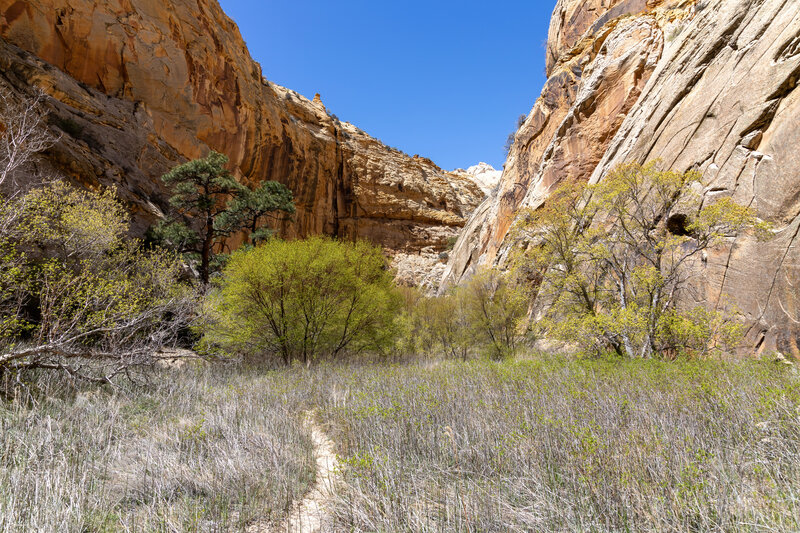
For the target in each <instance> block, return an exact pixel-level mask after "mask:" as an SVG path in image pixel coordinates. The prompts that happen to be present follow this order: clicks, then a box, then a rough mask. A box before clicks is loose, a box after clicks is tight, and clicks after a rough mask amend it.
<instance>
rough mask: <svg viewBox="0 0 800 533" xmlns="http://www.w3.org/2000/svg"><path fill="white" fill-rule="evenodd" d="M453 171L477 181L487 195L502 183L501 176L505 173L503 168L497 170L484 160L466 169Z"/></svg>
mask: <svg viewBox="0 0 800 533" xmlns="http://www.w3.org/2000/svg"><path fill="white" fill-rule="evenodd" d="M453 172H454V173H456V174H464V175H465V176H467V177H468V178H469V179H471V180H472V181H474V182H475V183H477V184H478V187H480V188H481V190H482V191H483V192H484V193H485V194H486V195H489V194H491V192H492V190H493V189H494V188H495V187H497V186H498V185H499V184H500V178H501V177H502V175H503V171H502V170H495V169H494V167H493V166H492V165H490V164H488V163H483V162H481V163H478V164H477V165H472V166H471V167H469V168H468V169H466V170H464V169H463V168H457V169H455V170H454V171H453Z"/></svg>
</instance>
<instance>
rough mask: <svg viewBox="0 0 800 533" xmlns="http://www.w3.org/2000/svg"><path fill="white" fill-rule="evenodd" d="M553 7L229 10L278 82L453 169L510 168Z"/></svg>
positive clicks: (501, 3) (464, 4)
mask: <svg viewBox="0 0 800 533" xmlns="http://www.w3.org/2000/svg"><path fill="white" fill-rule="evenodd" d="M555 2H556V0H533V1H530V0H496V1H486V0H476V1H470V0H467V1H453V0H427V1H422V0H406V1H399V2H395V1H391V0H390V1H386V0H339V1H331V0H221V4H222V7H223V8H224V9H225V12H226V13H227V14H228V15H229V16H230V17H231V18H233V20H235V21H236V23H237V24H238V25H239V28H240V30H241V32H242V36H243V37H244V39H245V41H247V44H248V47H249V49H250V53H251V54H252V56H253V58H254V59H255V60H256V61H258V62H260V63H261V65H262V67H263V70H264V75H265V76H266V77H267V79H269V80H270V81H273V82H275V83H278V84H279V85H283V86H286V87H289V88H291V89H294V90H295V91H297V92H299V93H301V94H303V95H305V96H307V97H309V98H312V97H313V96H314V93H320V94H321V95H322V101H323V103H324V104H325V105H326V107H327V108H328V110H329V111H330V112H332V113H335V114H336V115H337V116H338V117H339V118H340V119H341V120H345V121H348V122H352V123H353V124H355V125H356V126H358V127H359V128H361V129H363V130H364V131H366V132H367V133H369V134H370V135H373V136H374V137H377V138H379V139H381V140H382V141H383V142H384V143H386V144H388V145H390V146H394V147H397V148H400V149H401V150H403V151H405V152H408V153H409V154H420V155H423V156H426V157H430V158H431V159H433V160H434V161H435V162H436V163H437V164H439V165H440V166H441V167H443V168H445V169H453V168H457V167H466V166H469V165H472V164H475V163H478V162H479V161H486V162H487V163H490V164H491V165H493V166H495V167H496V168H501V167H502V165H503V163H504V162H505V156H504V153H503V145H504V144H505V140H506V137H507V136H508V134H509V132H511V131H512V130H513V129H514V127H515V124H516V119H517V117H518V116H519V115H520V114H527V113H528V112H529V111H530V109H531V107H532V106H533V104H534V102H535V101H536V98H537V97H538V96H539V93H540V91H541V88H542V85H543V84H544V81H545V77H544V57H545V50H544V43H545V41H546V39H547V29H548V27H549V23H550V15H551V14H552V11H553V8H554V6H555Z"/></svg>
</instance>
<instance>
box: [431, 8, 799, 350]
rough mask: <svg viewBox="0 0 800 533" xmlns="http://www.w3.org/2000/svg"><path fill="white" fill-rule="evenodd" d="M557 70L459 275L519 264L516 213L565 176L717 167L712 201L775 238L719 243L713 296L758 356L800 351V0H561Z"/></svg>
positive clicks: (456, 262) (709, 283) (554, 27)
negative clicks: (513, 240) (767, 225)
mask: <svg viewBox="0 0 800 533" xmlns="http://www.w3.org/2000/svg"><path fill="white" fill-rule="evenodd" d="M547 74H548V76H549V79H548V81H547V83H546V85H545V87H544V90H543V91H542V94H541V96H540V97H539V99H538V100H537V102H536V104H535V106H534V107H533V109H532V111H531V112H530V114H529V115H528V118H527V120H526V121H525V123H524V124H523V126H522V127H521V128H520V130H519V131H518V132H517V134H516V138H515V141H514V145H513V147H512V149H511V152H510V154H509V158H508V161H507V163H506V166H505V172H504V173H503V176H502V179H501V182H500V186H499V188H498V189H497V192H496V193H495V194H493V195H492V196H491V197H489V198H487V199H486V200H485V201H484V202H483V203H482V204H481V206H479V207H478V209H477V210H476V211H475V213H474V214H473V215H472V217H471V218H470V220H469V222H468V223H467V226H466V228H465V229H464V231H463V233H462V235H461V237H460V239H459V241H458V243H457V244H456V246H455V249H454V251H453V253H452V254H451V256H450V261H449V263H448V265H447V269H446V272H445V285H447V284H453V283H458V282H459V281H461V280H463V279H466V278H468V277H469V276H470V275H471V274H472V273H473V272H475V271H476V269H477V268H479V267H480V266H482V265H484V266H492V265H502V264H504V261H505V260H506V259H507V256H508V252H509V250H510V246H511V245H510V242H509V239H508V238H507V236H508V232H509V229H510V228H511V227H512V225H513V223H514V221H515V216H516V214H517V213H518V212H519V210H520V209H521V208H523V207H534V208H535V207H536V206H538V205H541V204H542V203H543V202H545V201H546V199H547V197H548V194H549V193H550V192H551V191H552V190H553V189H554V187H555V186H557V185H558V184H560V183H563V182H569V181H581V182H588V183H595V182H597V181H599V180H601V179H602V178H603V176H604V175H606V174H607V173H608V172H609V171H610V170H611V169H613V168H614V167H615V166H617V165H619V164H620V163H623V162H640V163H644V162H646V161H649V160H653V159H661V160H662V162H663V166H664V167H665V168H672V169H675V170H679V171H684V170H688V169H697V170H699V171H700V172H702V173H703V175H704V177H705V181H706V184H707V187H706V188H705V191H704V194H705V201H713V199H714V198H718V197H720V196H722V195H726V196H731V197H733V198H734V199H735V200H736V201H737V202H739V203H742V204H745V205H749V206H752V207H753V208H755V209H756V210H757V212H758V215H759V216H760V217H761V218H762V219H764V220H767V221H770V222H771V223H773V225H774V226H775V229H776V235H775V237H774V238H773V239H772V240H771V241H769V242H766V243H763V242H761V243H759V242H756V241H755V240H753V239H751V238H749V237H746V236H737V237H736V238H731V239H730V242H729V246H727V247H725V248H724V249H720V250H717V251H716V252H714V253H712V254H710V255H709V257H708V260H707V262H705V263H704V265H703V266H702V267H701V268H702V269H703V271H702V272H699V274H700V276H699V277H700V279H701V280H702V289H703V290H702V291H701V295H700V297H699V302H700V303H703V304H705V305H707V306H709V307H712V308H714V307H727V308H728V309H736V310H737V312H738V313H740V316H741V318H742V320H743V321H744V323H745V324H746V326H747V336H746V340H747V346H749V347H750V348H752V349H755V350H756V351H757V352H759V353H763V352H765V351H771V350H779V351H781V352H782V353H784V354H788V355H793V356H794V357H800V347H799V346H798V344H799V343H800V302H799V301H798V300H800V248H799V247H798V242H797V237H798V233H800V151H799V150H798V149H797V146H799V145H800V143H799V142H800V109H798V106H799V105H800V103H799V102H800V91H796V90H795V89H796V87H797V84H798V81H800V2H796V1H793V0H704V1H694V0H688V1H687V0H683V1H678V0H672V1H670V0H610V1H609V0H559V2H558V4H557V5H556V8H555V12H554V13H553V19H552V22H551V26H550V36H549V44H548V47H547ZM690 303H694V302H690Z"/></svg>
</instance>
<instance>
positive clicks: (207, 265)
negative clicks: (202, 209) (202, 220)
mask: <svg viewBox="0 0 800 533" xmlns="http://www.w3.org/2000/svg"><path fill="white" fill-rule="evenodd" d="M212 244H214V220H213V219H212V218H211V217H209V218H208V219H206V236H205V238H204V239H203V251H202V253H201V263H200V279H202V280H203V283H205V284H208V280H209V272H210V270H211V246H212Z"/></svg>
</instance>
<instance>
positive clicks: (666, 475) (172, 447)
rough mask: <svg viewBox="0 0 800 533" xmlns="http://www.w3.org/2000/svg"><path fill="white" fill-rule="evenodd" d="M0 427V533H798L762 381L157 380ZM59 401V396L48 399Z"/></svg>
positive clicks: (543, 373) (794, 413) (339, 372)
mask: <svg viewBox="0 0 800 533" xmlns="http://www.w3.org/2000/svg"><path fill="white" fill-rule="evenodd" d="M47 387H49V388H50V389H51V390H49V391H48V392H50V394H51V397H52V398H53V399H51V400H47V401H44V400H42V402H41V404H40V405H38V406H36V407H33V408H32V407H30V406H25V405H22V404H21V403H20V402H16V403H13V402H12V403H11V404H6V405H5V406H3V407H0V429H2V439H1V440H0V531H37V530H38V531H86V532H99V531H241V530H242V529H244V528H245V527H246V526H247V525H248V524H251V523H253V522H254V521H256V520H264V519H266V521H267V522H271V523H273V524H276V523H278V522H279V521H281V520H282V519H283V518H285V516H286V511H287V510H288V509H289V508H290V505H291V502H292V501H293V500H295V499H299V498H301V496H302V495H303V494H304V493H305V491H306V489H307V487H308V486H309V485H310V483H311V482H312V481H313V470H312V468H313V460H312V459H313V458H312V457H311V449H310V444H311V443H310V440H309V435H308V433H307V430H306V429H304V428H303V426H302V422H301V413H302V412H303V411H305V410H308V409H314V410H315V412H316V413H317V414H318V420H320V421H321V422H322V423H324V425H325V427H326V429H327V431H328V434H329V436H330V437H331V438H332V439H333V440H334V442H335V443H336V445H337V447H338V450H337V451H338V453H339V454H340V456H341V464H342V465H343V472H342V473H343V476H344V481H345V482H346V484H345V485H344V486H342V487H340V489H339V492H338V494H337V495H336V497H335V502H334V505H333V509H332V516H331V517H329V518H330V520H329V521H330V523H331V525H330V526H329V527H328V528H327V529H325V530H324V531H352V532H361V531H364V532H366V531H379V532H386V533H389V532H399V531H414V532H434V531H435V532H451V531H464V532H473V531H474V532H478V531H481V532H483V531H497V532H500V531H503V532H505V531H798V530H800V522H799V521H798V520H799V518H798V517H800V380H799V379H798V376H797V374H796V373H795V372H793V371H791V370H786V369H784V368H783V367H780V368H779V367H777V366H775V365H771V364H766V363H764V364H758V363H715V362H705V363H660V362H642V361H638V362H637V361H633V362H631V361H627V362H626V361H567V360H564V359H549V358H542V359H540V360H534V361H526V362H516V363H489V362H475V363H466V364H464V363H443V364H439V365H407V366H385V365H384V366H381V365H367V366H326V367H321V368H318V369H313V370H310V371H307V370H299V369H288V370H283V371H280V372H274V373H259V372H256V371H244V370H233V369H225V368H222V369H220V368H210V369H206V370H202V369H201V370H192V371H188V372H187V371H183V372H179V371H171V372H167V373H166V374H163V375H158V376H154V378H153V381H152V384H151V385H150V386H144V387H130V386H129V387H126V388H123V389H121V390H119V391H116V392H108V391H97V390H86V391H81V392H79V393H78V394H77V395H73V396H70V395H69V394H66V393H64V392H59V391H58V390H55V391H54V390H53V389H58V387H57V386H56V385H55V384H51V385H48V386H47ZM54 392H55V394H54Z"/></svg>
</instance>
